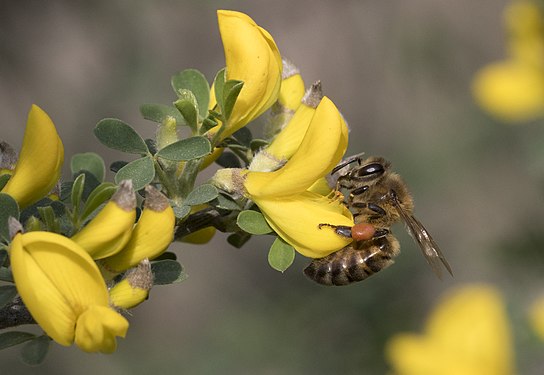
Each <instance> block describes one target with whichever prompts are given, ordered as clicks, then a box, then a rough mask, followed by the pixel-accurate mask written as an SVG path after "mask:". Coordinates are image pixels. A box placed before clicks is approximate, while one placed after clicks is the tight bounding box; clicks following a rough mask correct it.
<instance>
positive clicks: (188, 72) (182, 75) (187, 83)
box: [172, 69, 210, 114]
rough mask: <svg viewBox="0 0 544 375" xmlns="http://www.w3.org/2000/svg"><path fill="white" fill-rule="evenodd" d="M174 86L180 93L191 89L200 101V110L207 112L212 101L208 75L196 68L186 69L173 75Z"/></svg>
mask: <svg viewBox="0 0 544 375" xmlns="http://www.w3.org/2000/svg"><path fill="white" fill-rule="evenodd" d="M172 88H173V89H174V91H175V92H176V94H178V95H179V92H180V90H184V89H185V90H189V91H191V92H192V93H193V95H194V96H195V98H196V101H197V103H198V112H199V113H200V114H205V113H207V111H208V103H209V102H210V85H209V84H208V80H207V79H206V77H205V76H204V75H203V74H202V73H200V72H199V71H198V70H196V69H185V70H183V71H181V72H179V73H178V74H176V75H174V76H173V77H172Z"/></svg>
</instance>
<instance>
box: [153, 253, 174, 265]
mask: <svg viewBox="0 0 544 375" xmlns="http://www.w3.org/2000/svg"><path fill="white" fill-rule="evenodd" d="M166 259H169V260H176V259H178V256H177V255H176V254H175V253H172V252H170V251H165V252H164V253H162V254H161V255H159V256H158V257H156V258H155V259H153V261H154V262H156V261H159V260H166Z"/></svg>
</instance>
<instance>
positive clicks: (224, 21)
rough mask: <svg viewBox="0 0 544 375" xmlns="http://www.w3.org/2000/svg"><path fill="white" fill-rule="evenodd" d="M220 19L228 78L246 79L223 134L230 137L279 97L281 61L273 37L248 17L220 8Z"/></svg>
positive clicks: (218, 16)
mask: <svg viewBox="0 0 544 375" xmlns="http://www.w3.org/2000/svg"><path fill="white" fill-rule="evenodd" d="M217 18H218V22H219V31H220V33H221V39H222V41H223V47H224V50H225V61H226V65H227V70H226V79H227V80H240V81H243V82H244V86H243V88H242V90H241V92H240V95H239V96H238V99H237V101H236V104H235V106H234V108H233V111H232V114H231V117H230V119H229V124H228V126H227V128H226V129H225V131H224V132H223V134H222V137H227V136H229V135H231V134H232V133H234V132H235V131H236V130H238V129H240V128H241V127H242V126H244V125H246V124H247V123H248V122H250V121H251V120H253V119H254V118H256V117H257V116H259V115H260V114H262V113H263V112H264V111H266V110H267V109H268V108H269V107H270V106H271V105H272V104H273V103H274V102H275V101H276V100H277V98H278V94H279V90H280V84H281V72H282V62H281V56H280V53H279V51H278V47H277V46H276V43H275V42H274V39H273V38H272V37H271V36H270V34H269V33H268V32H267V31H266V30H264V29H263V28H261V27H259V26H258V25H257V24H256V23H255V22H254V21H253V20H252V19H251V18H250V17H249V16H247V15H246V14H244V13H240V12H235V11H228V10H219V11H218V12H217Z"/></svg>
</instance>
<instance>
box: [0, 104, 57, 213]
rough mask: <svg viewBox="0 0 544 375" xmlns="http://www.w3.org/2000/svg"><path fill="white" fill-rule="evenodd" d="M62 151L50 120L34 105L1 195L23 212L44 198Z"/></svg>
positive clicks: (53, 179)
mask: <svg viewBox="0 0 544 375" xmlns="http://www.w3.org/2000/svg"><path fill="white" fill-rule="evenodd" d="M63 161H64V147H63V145H62V141H61V140H60V137H59V135H58V133H57V129H56V128H55V125H54V124H53V121H52V120H51V118H50V117H49V116H48V115H47V113H45V112H44V111H43V110H42V109H41V108H40V107H38V106H37V105H34V104H33V105H32V107H31V108H30V112H29V113H28V120H27V123H26V129H25V135H24V138H23V145H22V147H21V152H20V153H19V159H18V160H17V164H16V165H15V170H14V171H13V174H12V176H11V178H10V179H9V181H8V182H7V183H6V185H5V186H4V187H3V189H2V193H6V194H9V195H11V197H12V198H13V199H15V200H16V201H17V203H18V204H19V207H21V208H25V207H27V206H29V205H31V204H32V203H35V202H37V201H38V200H40V199H41V198H43V197H45V196H46V195H47V193H49V191H50V190H51V189H52V188H53V187H54V186H55V184H56V183H57V181H58V179H59V177H60V173H61V167H62V163H63Z"/></svg>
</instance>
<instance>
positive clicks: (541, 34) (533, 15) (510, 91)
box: [472, 0, 544, 122]
mask: <svg viewBox="0 0 544 375" xmlns="http://www.w3.org/2000/svg"><path fill="white" fill-rule="evenodd" d="M504 20H505V26H506V34H507V57H506V58H505V59H504V60H502V61H497V62H494V63H491V64H489V65H487V66H485V67H483V68H482V69H481V70H480V71H479V72H478V73H477V74H476V76H475V77H474V82H473V86H472V88H473V94H474V97H475V99H476V101H477V102H478V104H479V105H480V106H481V107H482V108H483V109H484V110H486V111H488V112H489V113H490V114H492V115H493V116H496V117H497V118H499V119H501V120H503V121H507V122H524V121H528V120H533V119H536V118H541V117H543V116H544V9H542V5H541V4H540V3H538V2H537V1H534V0H514V1H512V2H511V3H510V4H509V5H508V6H507V8H506V9H505V11H504Z"/></svg>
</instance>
